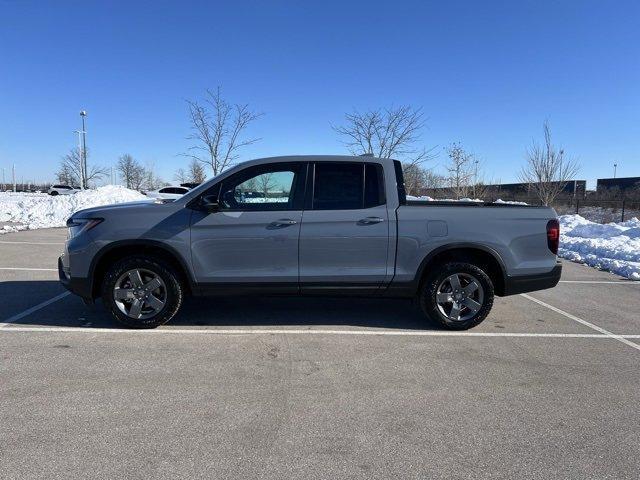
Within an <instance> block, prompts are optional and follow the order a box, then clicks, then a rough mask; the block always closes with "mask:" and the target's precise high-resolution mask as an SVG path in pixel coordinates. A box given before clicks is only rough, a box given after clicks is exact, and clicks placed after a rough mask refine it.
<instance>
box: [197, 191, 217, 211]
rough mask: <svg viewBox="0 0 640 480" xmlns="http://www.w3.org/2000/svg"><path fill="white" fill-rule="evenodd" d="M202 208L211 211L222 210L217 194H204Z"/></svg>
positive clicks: (201, 200)
mask: <svg viewBox="0 0 640 480" xmlns="http://www.w3.org/2000/svg"><path fill="white" fill-rule="evenodd" d="M200 208H201V209H202V210H204V211H205V212H209V213H214V212H218V211H220V203H219V202H218V197H217V196H216V195H204V196H203V197H201V198H200Z"/></svg>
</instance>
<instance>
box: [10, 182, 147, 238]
mask: <svg viewBox="0 0 640 480" xmlns="http://www.w3.org/2000/svg"><path fill="white" fill-rule="evenodd" d="M139 200H149V199H148V197H146V196H145V195H143V194H141V193H139V192H136V191H134V190H129V189H128V188H125V187H122V186H119V185H107V186H104V187H100V188H97V189H95V190H84V191H81V192H78V193H75V194H72V195H58V196H55V197H51V196H48V195H39V196H30V195H19V194H4V193H0V222H12V223H15V224H17V225H9V226H5V227H0V234H2V233H7V232H14V231H18V230H26V229H34V228H49V227H64V226H65V225H66V222H67V219H68V218H69V217H70V216H71V215H72V214H73V213H75V212H77V211H78V210H82V209H85V208H91V207H99V206H102V205H110V204H114V203H125V202H132V201H139Z"/></svg>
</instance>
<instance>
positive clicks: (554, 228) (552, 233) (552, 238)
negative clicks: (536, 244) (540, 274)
mask: <svg viewBox="0 0 640 480" xmlns="http://www.w3.org/2000/svg"><path fill="white" fill-rule="evenodd" d="M559 245H560V222H558V219H557V218H554V219H553V220H549V221H548V222H547V246H548V247H549V250H551V253H553V254H554V255H557V254H558V246H559Z"/></svg>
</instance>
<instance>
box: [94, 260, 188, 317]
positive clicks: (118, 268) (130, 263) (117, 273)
mask: <svg viewBox="0 0 640 480" xmlns="http://www.w3.org/2000/svg"><path fill="white" fill-rule="evenodd" d="M135 269H141V270H145V271H148V272H152V273H154V274H155V275H157V276H158V277H160V279H161V280H162V282H164V285H163V287H162V289H163V293H165V294H166V299H165V304H164V306H163V307H162V309H161V310H159V311H158V313H157V314H155V315H153V316H151V317H149V318H145V319H141V318H132V317H130V316H128V315H127V314H125V313H123V312H122V311H121V310H120V308H119V307H118V305H117V303H116V300H115V298H114V289H115V287H116V282H117V281H118V279H120V278H121V277H122V276H123V275H124V274H125V273H126V272H128V271H130V270H135ZM183 297H184V289H183V286H182V284H181V283H180V276H179V275H178V274H177V273H176V271H175V270H174V268H173V267H172V266H171V265H169V264H167V263H166V262H164V261H162V260H160V259H157V258H153V257H144V256H138V255H136V256H131V257H125V258H123V259H122V260H119V261H117V262H116V263H114V264H113V266H111V268H109V270H108V271H107V273H106V275H105V278H104V282H103V283H102V301H103V302H104V305H105V306H106V307H107V308H108V309H109V311H110V312H111V315H112V316H113V318H115V319H116V320H117V321H118V322H119V323H121V324H123V325H126V326H127V327H132V328H155V327H158V326H159V325H164V324H165V323H167V322H168V321H169V320H171V319H172V318H173V317H174V315H175V314H176V313H177V312H178V310H179V309H180V306H181V305H182V300H183Z"/></svg>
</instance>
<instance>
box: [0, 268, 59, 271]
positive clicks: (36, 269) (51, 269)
mask: <svg viewBox="0 0 640 480" xmlns="http://www.w3.org/2000/svg"><path fill="white" fill-rule="evenodd" d="M0 270H15V271H18V272H57V271H58V269H57V268H28V267H0Z"/></svg>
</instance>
